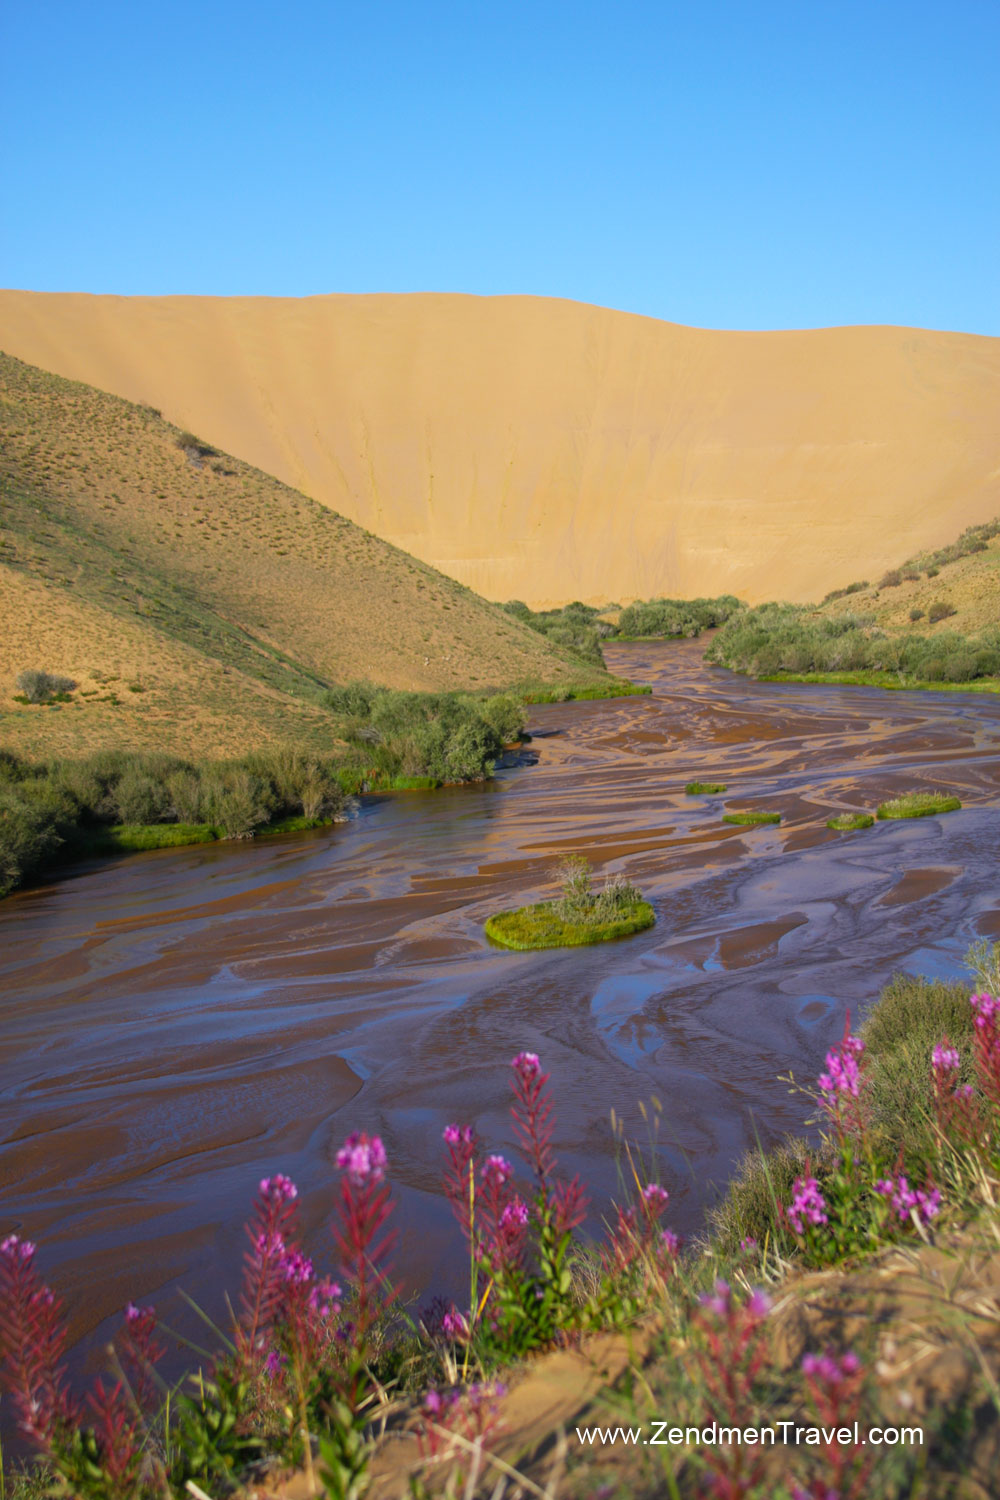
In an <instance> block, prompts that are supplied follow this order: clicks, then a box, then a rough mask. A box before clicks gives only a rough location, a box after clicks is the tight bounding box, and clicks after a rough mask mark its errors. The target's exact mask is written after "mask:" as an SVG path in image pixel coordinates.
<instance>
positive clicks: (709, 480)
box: [0, 291, 1000, 606]
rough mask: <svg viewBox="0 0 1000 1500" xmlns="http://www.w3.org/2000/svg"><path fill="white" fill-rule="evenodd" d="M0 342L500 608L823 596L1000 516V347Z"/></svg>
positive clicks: (146, 311)
mask: <svg viewBox="0 0 1000 1500" xmlns="http://www.w3.org/2000/svg"><path fill="white" fill-rule="evenodd" d="M0 347H2V348H3V349H4V350H5V351H6V352H8V353H10V354H14V355H16V356H17V357H19V358H21V359H24V360H28V361H30V362H31V363H33V364H36V365H40V366H41V367H42V368H44V369H48V370H52V371H55V372H56V373H58V374H61V375H64V376H68V377H70V378H73V379H77V380H83V381H86V382H88V383H89V384H92V385H96V386H98V387H100V388H101V389H103V390H107V391H111V392H113V393H115V394H118V395H121V396H125V397H127V398H128V399H130V400H132V401H137V402H145V403H148V404H150V405H153V406H155V407H157V408H158V409H160V410H162V412H163V415H164V416H165V417H166V418H168V419H169V420H170V421H172V422H174V423H176V424H178V425H179V426H182V427H186V428H190V429H191V430H192V431H193V432H195V433H197V434H198V435H199V436H200V437H202V438H204V439H206V440H207V441H208V442H211V443H213V444H215V445H217V446H218V447H220V448H221V449H223V450H224V451H226V452H229V453H233V454H236V455H238V456H239V457H241V458H243V459H245V460H246V461H247V462H249V463H252V464H253V465H255V466H256V467H258V468H261V469H263V470H265V471H266V472H269V473H273V474H275V475H277V476H278V477H279V478H280V479H282V480H284V481H285V482H286V483H288V484H290V485H292V486H294V487H295V488H297V489H299V490H302V491H303V492H305V493H306V494H308V495H310V496H312V497H313V498H315V499H317V500H319V501H321V502H322V503H323V504H325V505H328V506H330V507H331V508H333V509H335V510H337V511H338V512H340V513H341V514H342V515H345V516H347V517H349V518H350V519H351V520H354V521H356V522H358V523H359V524H360V525H362V526H364V527H366V528H367V529H369V530H371V531H373V532H374V533H375V534H376V535H378V536H380V537H383V538H385V539H386V540H388V541H391V542H393V543H394V544H395V545H396V546H398V547H401V548H403V549H404V550H406V551H408V552H411V553H413V554H414V555H416V556H418V557H420V558H422V559H423V560H424V561H426V562H429V563H430V564H432V565H433V566H434V567H436V568H439V569H440V570H441V571H442V572H444V573H447V574H449V575H450V576H451V577H453V578H456V579H458V580H460V581H461V582H463V583H465V584H467V585H469V586H470V587H471V588H473V589H475V590H476V591H477V592H479V593H481V594H484V595H486V596H487V597H489V598H493V599H507V598H512V597H516V598H521V599H524V600H525V601H526V602H528V603H530V604H532V605H535V606H538V605H543V604H551V603H561V602H565V601H566V600H568V599H572V598H581V599H583V600H585V601H587V602H593V603H602V602H606V601H608V600H609V599H616V600H618V601H619V602H622V601H625V600H627V599H630V598H636V597H648V596H651V595H655V594H661V593H665V594H672V595H676V596H692V595H697V594H716V593H719V592H731V593H736V594H739V595H740V596H742V597H744V598H747V599H748V600H750V601H751V602H756V601H759V600H762V599H765V598H773V597H776V596H780V597H784V598H788V599H793V600H806V599H812V598H818V597H819V596H821V595H822V594H824V593H825V592H826V591H827V590H828V589H830V588H832V587H834V586H837V585H842V584H843V583H844V582H845V580H848V579H851V578H854V577H856V576H858V575H859V574H860V575H862V576H869V577H870V576H872V575H873V574H875V573H877V572H878V570H879V569H881V568H884V567H888V566H890V565H892V564H893V563H894V562H895V561H896V560H897V559H898V557H899V555H900V552H901V551H905V550H908V549H909V550H915V549H919V548H923V547H933V546H937V545H940V544H942V543H943V542H945V541H947V540H949V539H951V538H952V537H954V536H955V535H956V534H957V533H958V532H959V531H961V530H962V529H963V527H965V526H967V525H969V524H972V523H975V522H978V521H982V520H984V519H986V518H988V517H990V516H992V515H994V514H996V513H997V511H998V510H1000V422H998V421H997V414H998V412H1000V339H994V338H985V337H978V336H975V335H970V334H958V333H940V332H932V331H926V330H921V329H909V328H894V327H857V328H830V329H818V330H808V331H802V332H774V333H734V332H720V331H713V330H704V329H695V328H686V327H682V326H680V325H676V324H670V323H663V322H658V321H656V320H654V319H651V318H643V317H639V316H636V315H633V314H629V313H622V312H616V311H612V310H609V309H605V308H599V307H592V306H588V305H585V304H580V303H573V302H566V301H559V300H554V299H548V298H533V297H491V298H486V297H484V298H478V297H469V296H458V295H450V294H430V293H428V294H413V295H408V296H396V295H372V296H346V295H331V296H320V297H308V298H303V299H287V298H267V297H233V298H208V297H205V298H199V297H109V296H90V295H83V294H69V293H65V294H64V293H35V292H21V291H6V292H0Z"/></svg>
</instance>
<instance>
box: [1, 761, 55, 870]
mask: <svg viewBox="0 0 1000 1500" xmlns="http://www.w3.org/2000/svg"><path fill="white" fill-rule="evenodd" d="M60 842H61V841H60V838H59V835H58V833H57V832H56V826H55V822H54V820H53V819H51V818H50V817H49V816H47V814H46V811H45V809H44V808H43V807H42V806H40V805H39V804H38V802H37V801H34V800H33V799H31V798H30V797H26V796H24V795H22V794H21V791H20V789H19V787H17V786H15V785H12V784H11V783H10V782H6V781H5V782H0V896H6V895H7V893H8V891H12V890H14V889H15V887H16V886H19V885H20V884H21V882H22V881H23V880H24V878H25V877H26V876H27V875H30V874H31V873H32V871H34V870H36V869H38V867H39V866H40V865H42V864H44V863H45V861H46V860H47V859H48V858H50V857H51V855H52V854H53V853H54V851H55V850H56V848H58V846H59V843H60Z"/></svg>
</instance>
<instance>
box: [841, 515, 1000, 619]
mask: <svg viewBox="0 0 1000 1500" xmlns="http://www.w3.org/2000/svg"><path fill="white" fill-rule="evenodd" d="M863 582H864V586H863V587H861V588H858V587H856V586H855V587H853V588H852V589H851V592H850V593H846V592H844V591H842V590H840V589H836V590H834V592H833V595H828V596H827V598H826V599H824V601H823V603H822V604H821V606H820V609H821V611H822V613H824V614H828V615H834V614H842V613H846V612H856V613H862V614H866V615H871V617H872V619H873V620H874V621H875V623H876V625H878V626H879V628H880V629H882V630H887V631H899V632H902V633H905V634H911V633H913V632H914V631H917V632H919V633H920V634H921V635H928V634H931V635H933V634H937V633H939V632H941V631H948V630H957V631H959V632H960V633H961V634H963V635H971V634H974V633H975V632H977V631H980V630H984V629H986V628H987V627H988V626H990V625H997V624H1000V519H997V520H995V521H991V522H988V523H987V524H985V525H980V526H970V527H969V528H968V530H967V531H966V532H965V533H963V535H962V536H961V537H960V538H959V539H958V541H956V542H952V543H951V544H950V545H948V546H945V547H939V548H936V549H933V550H925V551H923V552H918V553H916V554H915V555H914V556H913V557H910V558H908V559H907V560H906V562H903V563H899V564H898V565H896V566H894V567H891V568H887V569H885V570H884V571H883V572H881V573H879V574H878V575H877V576H874V572H873V577H872V579H871V581H867V580H865V581H863ZM935 606H938V608H937V609H935ZM941 606H944V608H945V609H946V610H947V611H948V612H947V613H943V612H942V609H941ZM935 615H938V616H939V618H937V619H935Z"/></svg>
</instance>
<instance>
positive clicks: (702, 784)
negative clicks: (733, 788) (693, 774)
mask: <svg viewBox="0 0 1000 1500" xmlns="http://www.w3.org/2000/svg"><path fill="white" fill-rule="evenodd" d="M684 790H685V792H686V793H687V795H688V796H689V797H708V796H714V795H715V793H717V792H728V790H729V788H728V787H727V786H725V785H724V784H723V782H721V781H689V782H688V784H687V786H686V787H685V788H684Z"/></svg>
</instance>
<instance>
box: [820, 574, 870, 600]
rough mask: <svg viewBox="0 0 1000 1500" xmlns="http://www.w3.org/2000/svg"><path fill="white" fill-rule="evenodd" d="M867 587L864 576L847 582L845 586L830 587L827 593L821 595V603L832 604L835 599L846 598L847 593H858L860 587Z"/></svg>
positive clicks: (860, 589) (866, 580)
mask: <svg viewBox="0 0 1000 1500" xmlns="http://www.w3.org/2000/svg"><path fill="white" fill-rule="evenodd" d="M868 587H869V584H868V579H867V578H864V579H861V580H859V581H858V582H857V583H849V584H848V585H847V587H846V588H843V589H831V590H830V592H829V593H828V594H825V595H824V596H823V603H824V604H832V603H833V601H834V600H835V599H846V598H847V596H848V595H849V594H860V593H861V591H862V589H866V588H868Z"/></svg>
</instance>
